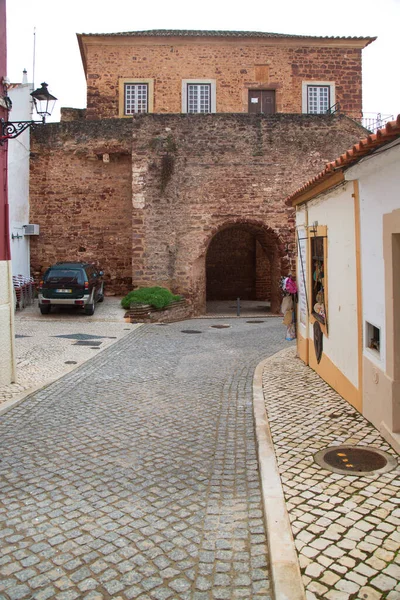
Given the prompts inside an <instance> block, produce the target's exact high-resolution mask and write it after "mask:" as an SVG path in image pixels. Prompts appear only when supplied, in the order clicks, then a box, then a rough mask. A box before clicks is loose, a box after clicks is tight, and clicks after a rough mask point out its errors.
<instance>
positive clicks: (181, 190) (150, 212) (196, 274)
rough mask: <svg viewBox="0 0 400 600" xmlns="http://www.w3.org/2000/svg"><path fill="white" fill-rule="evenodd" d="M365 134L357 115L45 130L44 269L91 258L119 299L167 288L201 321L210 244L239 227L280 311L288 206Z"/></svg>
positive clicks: (40, 219) (38, 146)
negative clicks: (139, 290) (147, 288)
mask: <svg viewBox="0 0 400 600" xmlns="http://www.w3.org/2000/svg"><path fill="white" fill-rule="evenodd" d="M363 132H364V130H362V129H361V128H360V127H359V126H358V125H357V124H356V123H355V122H353V121H352V120H350V119H348V118H346V117H340V116H331V115H292V114H279V115H278V114H276V115H271V116H264V115H248V114H229V115H228V114H226V115H223V114H220V115H178V114H176V115H155V114H152V115H151V114H148V115H138V116H136V117H135V118H134V119H133V120H130V119H129V120H126V119H105V120H102V121H90V120H80V121H79V120H78V121H75V122H74V121H69V122H64V123H59V124H51V125H47V126H46V127H41V128H38V129H37V130H36V131H34V132H33V135H32V161H31V164H32V166H31V217H30V220H31V222H33V223H39V224H40V226H41V233H40V236H38V237H37V238H35V239H33V240H32V242H31V244H32V245H31V260H32V267H33V270H34V272H35V273H40V271H42V270H43V269H44V268H46V267H47V266H48V265H49V264H51V263H52V262H55V261H57V260H65V259H67V258H68V259H71V258H74V259H76V258H81V259H82V260H92V261H95V262H97V263H98V264H100V265H101V266H102V267H103V268H104V270H105V272H106V283H107V290H108V293H125V292H127V291H128V290H129V289H130V287H131V286H132V285H135V286H140V285H150V284H151V285H165V286H167V287H169V288H170V289H171V290H172V291H173V292H175V293H180V294H183V295H184V296H185V297H186V298H187V299H188V300H189V301H190V302H191V304H192V306H193V312H194V314H199V313H202V312H203V311H204V309H205V301H206V256H207V249H208V246H209V244H210V242H211V240H212V239H213V237H214V236H215V234H217V233H218V232H221V231H224V230H226V231H228V230H229V229H230V233H229V232H228V233H227V234H226V235H227V236H228V238H229V236H231V237H230V238H229V239H231V240H232V239H233V237H232V236H235V235H237V232H238V230H240V229H241V230H242V231H243V230H245V231H246V236H247V238H248V239H249V240H251V243H252V244H253V245H254V243H255V242H254V240H257V242H258V243H259V244H260V245H261V247H262V248H263V251H264V253H265V256H266V257H267V261H266V262H265V266H264V273H265V276H266V279H267V280H270V281H271V285H270V286H269V289H268V290H265V287H264V290H263V287H262V285H261V284H260V283H259V285H258V286H257V285H256V289H257V290H258V292H257V299H262V298H261V296H262V295H264V297H265V298H266V299H267V298H268V299H271V302H272V304H273V306H275V308H276V307H277V306H278V305H279V292H278V288H277V282H278V280H279V277H280V275H281V274H284V273H286V272H287V270H288V269H290V268H293V260H294V259H293V257H294V255H295V242H294V236H293V233H294V214H293V209H292V208H291V207H288V206H286V205H285V204H284V202H283V199H284V198H285V197H286V196H287V195H288V194H289V193H290V192H291V191H293V190H294V189H296V188H297V187H299V185H301V184H302V183H303V182H304V181H305V180H307V179H309V178H310V176H312V175H314V174H316V173H317V172H319V171H320V170H321V168H322V167H323V166H324V164H325V163H326V162H327V161H329V160H332V159H333V158H335V157H336V156H338V155H339V154H340V153H341V152H343V151H344V150H345V149H346V148H348V147H349V146H351V144H353V143H354V142H356V141H358V139H359V138H360V136H361V134H362V133H363ZM234 230H235V232H234ZM250 234H251V235H250ZM226 247H227V248H228V247H229V244H228V246H226ZM256 255H257V253H256ZM258 256H260V251H258ZM226 264H227V263H226ZM222 270H223V269H222ZM255 271H256V272H257V273H260V272H262V269H261V266H260V265H258V267H257V268H256V269H255ZM256 277H257V276H256Z"/></svg>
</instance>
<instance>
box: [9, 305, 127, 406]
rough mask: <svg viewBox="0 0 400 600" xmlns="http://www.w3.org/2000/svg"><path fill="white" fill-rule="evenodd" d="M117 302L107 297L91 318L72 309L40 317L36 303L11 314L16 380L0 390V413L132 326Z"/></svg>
mask: <svg viewBox="0 0 400 600" xmlns="http://www.w3.org/2000/svg"><path fill="white" fill-rule="evenodd" d="M120 301H121V299H120V298H117V297H112V296H111V297H106V298H105V300H104V302H102V303H100V304H97V305H96V311H95V314H94V315H93V316H88V315H85V314H84V313H83V312H82V311H80V310H76V309H74V308H71V307H62V308H60V307H57V309H54V308H53V309H52V312H51V313H50V314H49V315H41V314H40V312H39V307H38V303H37V300H35V303H34V304H33V305H31V306H28V307H26V308H25V309H24V310H22V311H17V312H16V313H15V333H16V340H15V349H16V364H17V381H16V383H12V384H10V385H2V386H0V410H1V406H2V404H4V403H5V402H6V401H9V400H13V399H16V398H19V397H23V396H25V395H26V394H27V393H29V391H30V390H32V391H33V390H34V389H37V388H40V387H42V386H43V385H45V384H47V383H49V382H50V381H54V380H55V379H57V378H58V377H61V376H62V375H65V374H66V373H69V372H70V371H71V370H73V369H75V368H76V367H77V366H79V365H80V364H83V363H84V362H86V361H87V360H89V359H90V358H92V356H93V354H96V353H98V352H99V351H100V352H101V351H102V350H103V349H104V348H107V347H108V346H110V345H111V344H113V343H114V342H115V341H116V340H118V339H121V338H122V337H124V336H125V335H127V334H128V333H129V331H132V330H133V329H135V328H137V325H131V324H129V323H125V321H124V314H125V311H124V310H123V309H122V308H121V306H120Z"/></svg>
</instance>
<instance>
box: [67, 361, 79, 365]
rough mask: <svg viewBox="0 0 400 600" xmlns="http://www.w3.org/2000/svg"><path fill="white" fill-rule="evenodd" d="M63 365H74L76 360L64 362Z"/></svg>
mask: <svg viewBox="0 0 400 600" xmlns="http://www.w3.org/2000/svg"><path fill="white" fill-rule="evenodd" d="M64 364H65V365H76V364H77V363H76V360H66V361H65V363H64Z"/></svg>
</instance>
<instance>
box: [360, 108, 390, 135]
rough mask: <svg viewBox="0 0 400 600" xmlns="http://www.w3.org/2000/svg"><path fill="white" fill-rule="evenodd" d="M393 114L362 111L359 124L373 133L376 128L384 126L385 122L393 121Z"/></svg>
mask: <svg viewBox="0 0 400 600" xmlns="http://www.w3.org/2000/svg"><path fill="white" fill-rule="evenodd" d="M393 120H394V116H393V115H383V114H382V113H363V116H362V118H361V125H362V126H363V127H365V129H368V131H372V133H375V132H376V131H377V130H378V129H382V127H385V125H386V123H388V122H389V121H393Z"/></svg>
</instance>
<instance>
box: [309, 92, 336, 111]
mask: <svg viewBox="0 0 400 600" xmlns="http://www.w3.org/2000/svg"><path fill="white" fill-rule="evenodd" d="M329 92H330V90H329V85H309V86H307V104H308V110H307V112H308V113H309V114H311V115H321V114H325V113H326V112H327V111H328V110H329V107H330V106H331V104H330V98H329V95H330V94H329Z"/></svg>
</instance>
